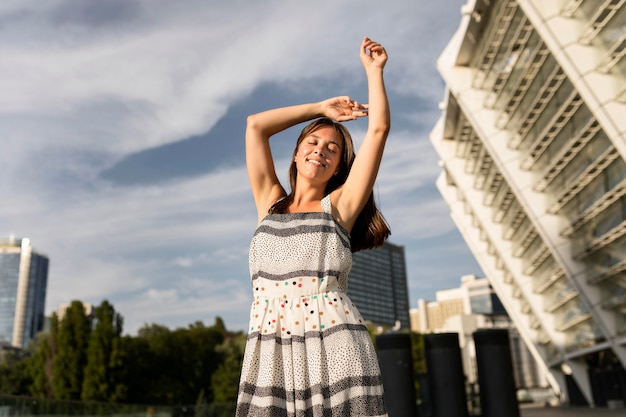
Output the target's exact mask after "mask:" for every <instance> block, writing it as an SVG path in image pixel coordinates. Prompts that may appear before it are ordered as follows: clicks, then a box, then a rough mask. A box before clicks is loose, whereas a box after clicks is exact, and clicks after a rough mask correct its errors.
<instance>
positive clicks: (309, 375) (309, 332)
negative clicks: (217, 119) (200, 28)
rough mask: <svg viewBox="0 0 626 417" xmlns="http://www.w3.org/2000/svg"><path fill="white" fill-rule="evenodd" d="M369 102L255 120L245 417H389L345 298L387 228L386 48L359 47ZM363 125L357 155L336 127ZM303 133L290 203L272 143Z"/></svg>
mask: <svg viewBox="0 0 626 417" xmlns="http://www.w3.org/2000/svg"><path fill="white" fill-rule="evenodd" d="M360 58H361V62H362V64H363V67H364V68H365V74H366V76H367V83H368V95H369V103H368V104H367V105H363V104H359V103H358V102H356V101H354V100H351V99H350V98H349V97H345V96H343V97H334V98H330V99H327V100H324V101H322V102H318V103H309V104H302V105H297V106H291V107H283V108H278V109H273V110H268V111H265V112H262V113H258V114H255V115H252V116H249V117H248V124H247V129H246V165H247V168H248V175H249V178H250V183H251V186H252V192H253V195H254V201H255V203H256V207H257V212H258V219H259V225H258V228H257V230H256V232H255V234H254V237H253V239H252V243H251V245H250V274H251V278H252V287H253V291H254V301H253V304H252V309H251V315H250V327H249V329H248V330H249V336H248V341H247V344H246V351H245V357H244V362H243V368H242V374H241V382H240V386H239V397H238V401H237V412H236V415H237V416H238V417H243V416H255V417H276V416H289V417H291V416H315V417H317V416H320V417H321V416H342V417H344V416H354V417H356V416H359V417H363V416H386V415H387V414H386V409H385V405H384V402H383V388H382V382H381V377H380V370H379V367H378V361H377V357H376V353H375V351H374V348H373V346H372V342H371V339H370V336H369V333H368V331H367V328H366V326H365V323H364V321H363V319H362V317H361V315H360V314H359V312H358V310H357V308H356V307H355V306H354V304H352V302H351V301H350V299H349V298H348V296H347V295H346V291H347V280H348V273H349V271H350V268H351V266H352V252H356V251H358V250H361V249H368V248H373V247H376V246H380V245H382V244H383V243H384V241H385V239H386V238H387V237H388V236H389V233H390V231H389V228H388V226H387V224H386V222H385V220H384V219H383V217H382V216H381V214H380V213H379V212H378V210H377V208H376V206H375V204H374V198H373V191H372V190H373V187H374V182H375V180H376V176H377V173H378V168H379V166H380V162H381V159H382V155H383V149H384V146H385V141H386V139H387V135H388V133H389V127H390V117H389V105H388V101H387V94H386V91H385V85H384V80H383V68H384V66H385V63H386V62H387V53H386V51H385V49H384V48H383V47H382V46H381V45H380V44H379V43H377V42H374V41H372V40H371V39H369V38H364V39H363V42H362V44H361V49H360ZM364 116H367V117H368V128H367V133H366V134H365V138H364V139H363V142H362V144H361V146H360V148H359V152H358V156H355V153H354V148H353V144H352V138H351V137H350V134H349V133H348V131H347V129H346V128H345V127H344V126H343V125H342V124H340V123H339V122H344V121H348V120H354V119H356V118H358V117H364ZM313 119H316V120H314V121H313V122H312V123H310V124H309V125H308V126H306V127H305V128H304V130H303V131H302V133H301V134H300V136H299V138H298V140H297V143H296V148H295V151H294V154H293V162H292V164H291V167H290V186H291V189H290V193H289V194H287V192H286V191H285V189H284V188H283V187H282V186H281V184H280V183H279V181H278V178H277V176H276V172H275V169H274V162H273V159H272V154H271V150H270V145H269V139H270V137H271V136H273V135H274V134H276V133H278V132H281V131H283V130H285V129H287V128H289V127H292V126H294V125H296V124H299V123H302V122H305V121H309V120H313Z"/></svg>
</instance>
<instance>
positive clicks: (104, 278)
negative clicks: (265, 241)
mask: <svg viewBox="0 0 626 417" xmlns="http://www.w3.org/2000/svg"><path fill="white" fill-rule="evenodd" d="M463 3H464V1H463V0H442V1H428V0H406V1H391V2H385V4H384V6H383V5H382V4H381V3H377V2H368V1H363V0H361V1H352V0H347V1H330V0H323V1H318V2H301V1H298V2H296V1H265V0H262V1H254V2H253V1H244V0H235V1H200V0H197V1H176V2H175V1H171V0H102V1H87V0H30V1H24V0H3V1H2V3H0V56H2V59H1V60H0V91H1V92H2V94H0V142H1V146H0V167H1V171H0V172H1V174H0V202H1V203H0V237H6V236H8V235H10V234H14V235H15V236H17V237H28V238H30V239H31V241H32V244H33V246H34V247H35V248H36V249H37V250H39V251H40V252H42V253H44V254H46V255H48V256H49V257H50V260H51V264H50V275H49V283H48V296H47V302H46V310H47V312H52V311H53V310H55V309H56V308H57V307H58V306H59V304H61V303H66V302H69V301H71V300H75V299H78V300H81V301H85V302H91V303H94V304H99V303H100V302H101V301H102V300H103V299H107V300H109V301H110V302H111V303H113V305H114V306H115V308H116V309H117V310H118V311H119V312H120V313H121V314H122V315H123V316H124V319H125V331H126V332H127V333H129V334H133V333H134V332H136V330H137V329H138V328H139V327H141V326H142V325H143V324H145V323H160V324H164V325H166V326H169V327H171V328H175V327H181V326H186V325H187V324H189V323H192V322H195V321H197V320H199V321H204V322H206V323H207V324H210V323H213V321H214V319H215V316H218V315H219V316H221V317H222V318H223V319H224V321H225V322H226V326H227V327H228V328H229V329H232V330H239V329H244V328H246V326H247V317H248V309H249V304H250V302H251V300H252V296H251V289H250V285H249V275H248V260H247V255H248V244H249V241H250V238H251V236H252V233H253V231H254V228H255V226H256V224H255V223H256V211H255V209H254V204H253V200H252V196H251V193H250V188H249V184H248V181H247V176H246V172H245V167H244V155H243V137H244V129H245V119H246V116H247V115H248V114H250V113H254V112H258V111H262V110H265V109H268V108H271V107H277V106H283V105H291V104H299V103H303V102H311V101H317V100H322V99H325V98H327V97H332V96H335V95H350V96H351V97H353V98H355V99H357V100H359V101H362V102H365V101H367V91H366V88H365V76H364V73H363V69H362V67H361V63H360V61H359V55H358V54H359V46H360V43H361V40H362V38H363V36H369V37H371V38H372V39H375V40H377V41H379V42H381V43H382V44H383V45H384V46H385V47H386V49H387V51H388V53H389V56H390V58H389V61H388V63H387V66H386V70H385V77H386V80H387V87H388V91H389V96H390V104H391V109H392V131H391V134H390V138H389V141H388V145H387V149H386V152H385V157H384V160H383V165H382V168H381V173H380V175H379V178H378V181H377V185H376V189H375V193H376V196H377V198H378V201H379V206H380V208H381V209H382V211H383V214H384V215H385V216H386V218H387V220H388V221H389V223H390V225H391V229H392V236H391V238H390V241H391V242H393V243H396V244H401V245H404V246H405V251H406V262H407V269H408V279H409V291H410V304H411V306H412V307H414V306H416V305H417V299H418V298H426V299H431V300H432V299H434V294H435V291H437V290H439V289H443V288H451V287H455V286H458V284H459V280H460V276H461V275H463V274H468V273H476V274H481V272H480V268H479V267H478V266H477V264H476V262H475V261H474V260H473V258H472V256H471V254H470V251H469V249H468V248H467V246H466V245H465V243H464V241H463V240H462V238H461V237H460V235H459V233H458V232H457V231H456V228H455V226H454V224H453V222H452V220H451V219H450V215H449V210H448V208H447V207H446V205H445V203H444V202H443V200H442V198H441V196H440V195H439V192H438V191H437V189H436V187H435V185H434V182H435V179H436V177H437V175H438V173H439V168H438V166H437V155H436V153H435V151H434V150H433V148H432V146H431V144H430V142H429V140H428V134H429V132H430V130H431V129H432V128H433V126H434V124H435V122H436V120H437V118H438V117H439V114H440V112H439V110H438V103H439V102H440V101H441V100H442V98H443V94H444V84H443V82H442V81H441V78H440V76H439V75H438V73H437V70H436V67H435V61H436V59H437V57H438V55H439V54H440V52H441V50H442V48H443V47H444V46H445V44H446V43H447V41H448V40H449V39H450V37H451V36H452V34H453V33H454V31H455V30H456V28H457V26H458V23H459V20H460V8H461V5H462V4H463ZM366 123H367V122H366V120H359V121H355V122H350V123H348V128H349V129H350V130H351V132H352V135H353V137H354V138H355V140H356V141H357V143H358V142H359V140H360V139H359V138H361V137H362V135H363V132H364V129H365V128H366ZM298 131H299V128H296V129H295V130H290V131H287V132H285V133H282V134H280V135H278V136H277V137H276V138H275V139H273V144H272V146H273V149H274V153H275V158H276V159H277V161H278V162H277V171H278V172H279V175H281V176H282V178H285V177H286V171H287V160H288V159H289V154H290V152H291V151H292V148H293V144H294V140H295V137H296V136H297V133H298ZM352 285H358V283H355V282H353V283H352Z"/></svg>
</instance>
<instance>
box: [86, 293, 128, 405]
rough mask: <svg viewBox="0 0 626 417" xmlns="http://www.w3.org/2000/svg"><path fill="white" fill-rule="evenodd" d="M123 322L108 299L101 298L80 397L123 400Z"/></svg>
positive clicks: (91, 335) (104, 400)
mask: <svg viewBox="0 0 626 417" xmlns="http://www.w3.org/2000/svg"><path fill="white" fill-rule="evenodd" d="M122 323H123V319H122V316H120V315H119V314H118V313H116V312H115V308H113V306H112V305H111V304H109V302H108V301H106V300H105V301H103V302H102V303H101V304H100V306H99V307H98V308H96V312H95V326H94V328H93V330H92V332H91V334H90V336H89V344H88V347H87V364H86V366H85V371H84V374H85V377H84V380H83V386H82V393H81V398H82V399H83V400H90V401H103V402H117V401H120V400H124V399H125V395H126V386H125V384H124V382H123V381H122V379H123V378H122V377H123V372H124V363H123V362H124V352H123V351H122V343H121V335H122Z"/></svg>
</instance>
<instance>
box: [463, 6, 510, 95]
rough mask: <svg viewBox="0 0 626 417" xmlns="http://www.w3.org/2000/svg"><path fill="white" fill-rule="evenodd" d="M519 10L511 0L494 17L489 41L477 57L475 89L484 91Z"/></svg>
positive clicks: (473, 85)
mask: <svg viewBox="0 0 626 417" xmlns="http://www.w3.org/2000/svg"><path fill="white" fill-rule="evenodd" d="M517 9H518V6H517V3H516V2H515V1H512V0H509V1H507V2H506V3H505V4H502V6H501V7H500V9H499V10H498V12H497V13H496V14H495V15H494V16H493V22H495V23H494V25H493V26H492V27H491V31H490V32H489V34H488V39H487V40H486V41H485V42H484V46H483V48H482V50H481V51H480V52H479V53H478V55H477V56H478V60H477V61H478V62H477V64H476V65H475V67H476V69H477V70H478V71H477V72H476V76H475V77H474V81H473V83H472V87H473V88H476V89H483V86H484V82H485V80H486V79H487V73H488V72H489V71H490V70H491V68H492V67H493V65H494V63H495V60H496V57H497V56H498V50H499V49H500V47H501V46H502V43H503V40H504V38H505V36H506V34H507V32H508V31H509V27H510V26H511V22H512V21H513V17H514V16H515V13H516V12H517Z"/></svg>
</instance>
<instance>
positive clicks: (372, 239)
mask: <svg viewBox="0 0 626 417" xmlns="http://www.w3.org/2000/svg"><path fill="white" fill-rule="evenodd" d="M323 127H332V128H333V129H335V131H336V132H337V134H339V136H340V137H341V138H342V139H343V146H342V153H341V161H340V163H339V172H338V173H337V174H336V175H334V176H333V177H332V178H331V179H330V180H329V181H328V184H326V190H325V194H326V195H328V194H330V193H331V192H333V191H334V190H336V189H337V188H339V187H340V186H341V185H343V183H345V182H346V179H347V178H348V174H349V173H350V169H351V168H352V163H353V162H354V158H355V156H356V155H355V152H354V144H353V142H352V136H350V132H348V129H346V128H345V126H343V125H342V124H341V123H336V122H334V121H333V120H331V119H328V118H325V117H324V118H321V119H317V120H314V121H313V122H311V123H309V124H308V125H307V126H305V127H304V129H302V132H301V133H300V136H299V137H298V140H297V142H296V148H295V149H294V151H293V156H292V158H291V166H290V167H289V185H290V187H291V192H290V193H289V195H287V196H286V197H285V198H283V199H281V200H279V201H277V202H276V203H275V204H274V205H273V206H272V207H271V208H270V210H269V212H270V213H286V212H287V209H288V208H289V205H290V204H291V203H292V202H293V199H294V194H295V190H296V177H297V175H298V169H297V168H296V163H295V161H294V157H295V156H296V153H297V152H298V147H299V146H300V143H301V142H302V141H303V140H304V138H305V137H307V136H308V135H309V134H311V133H313V132H315V131H316V130H318V129H321V128H323ZM390 234H391V231H390V230H389V225H388V224H387V221H386V220H385V218H384V217H383V215H382V213H381V212H380V211H379V210H378V208H377V207H376V202H375V201H374V192H373V191H372V192H371V193H370V196H369V198H368V199H367V202H366V203H365V207H363V210H361V213H359V216H358V217H357V219H356V222H355V223H354V227H353V228H352V232H351V233H350V238H351V239H350V241H351V247H352V252H358V251H360V250H364V249H372V248H375V247H378V246H382V245H383V243H385V240H386V239H387V237H389V235H390Z"/></svg>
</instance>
